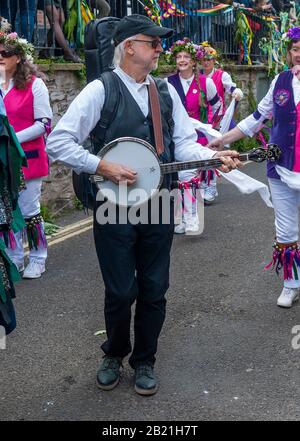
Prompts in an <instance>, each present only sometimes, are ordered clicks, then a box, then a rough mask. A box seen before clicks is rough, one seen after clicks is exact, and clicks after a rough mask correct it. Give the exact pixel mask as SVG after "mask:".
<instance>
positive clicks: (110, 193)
mask: <svg viewBox="0 0 300 441" xmlns="http://www.w3.org/2000/svg"><path fill="white" fill-rule="evenodd" d="M280 154H281V150H280V148H279V147H278V146H277V145H276V144H268V148H267V149H265V148H261V147H260V148H256V149H253V150H251V151H249V152H247V153H243V154H240V156H239V160H240V161H241V162H245V161H254V162H262V161H265V160H269V161H276V160H277V159H278V158H279V157H280ZM98 157H99V158H100V159H105V160H106V161H110V162H114V163H116V164H122V165H125V166H127V167H130V168H132V169H133V170H135V171H136V172H137V179H136V182H135V183H134V184H133V185H130V186H127V185H126V184H125V183H118V184H115V183H114V182H112V181H110V180H108V179H105V178H103V177H102V176H99V175H91V176H90V178H89V180H90V182H92V183H93V184H95V185H96V188H97V189H98V190H100V192H101V195H100V197H103V198H106V199H107V200H108V201H109V202H111V203H114V204H117V205H119V206H125V207H131V206H132V205H134V206H139V205H142V204H144V203H145V202H147V201H148V200H149V199H151V198H152V197H153V196H154V195H155V194H157V193H158V191H159V189H160V187H161V184H162V182H163V178H164V175H165V174H169V173H174V172H177V171H182V170H191V169H200V170H210V169H214V168H217V167H220V166H221V165H222V164H223V163H222V161H221V160H220V159H219V158H215V159H208V160H197V161H194V160H192V161H184V162H171V163H166V164H163V163H161V162H160V160H159V157H158V155H157V153H156V150H155V149H154V148H153V147H152V145H151V144H149V143H148V142H147V141H144V140H142V139H139V138H133V137H123V138H118V139H115V140H114V141H111V142H109V143H108V144H107V145H106V146H105V147H104V148H103V149H102V150H101V152H99V154H98ZM97 200H99V198H98V197H97ZM101 200H103V199H101Z"/></svg>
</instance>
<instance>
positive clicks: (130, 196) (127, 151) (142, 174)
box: [96, 137, 163, 207]
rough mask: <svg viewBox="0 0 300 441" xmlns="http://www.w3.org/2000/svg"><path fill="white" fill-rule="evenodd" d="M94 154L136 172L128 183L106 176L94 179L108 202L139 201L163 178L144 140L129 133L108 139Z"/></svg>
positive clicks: (131, 203) (153, 192)
mask: <svg viewBox="0 0 300 441" xmlns="http://www.w3.org/2000/svg"><path fill="white" fill-rule="evenodd" d="M98 156H99V157H100V158H101V159H105V160H106V161H110V162H113V163H116V164H120V165H125V166H127V167H130V168H132V169H133V170H135V171H136V172H137V180H136V182H135V183H134V184H133V185H130V186H127V185H124V184H120V185H118V184H115V183H114V182H112V181H109V180H107V179H104V180H102V181H100V182H99V181H97V182H96V187H97V188H98V189H99V190H100V192H101V193H102V195H103V196H105V197H106V198H107V199H108V201H109V202H112V203H114V204H117V205H120V206H123V207H130V206H132V205H141V204H144V203H145V202H147V201H148V200H149V199H150V198H151V197H152V196H153V195H154V194H155V193H156V192H157V191H158V190H159V188H160V185H161V183H162V180H163V176H162V173H161V170H160V162H159V159H158V156H157V154H156V151H155V149H154V148H153V147H152V146H151V144H149V143H148V142H146V141H144V140H142V139H139V138H133V137H124V138H118V139H115V140H114V141H111V142H110V143H108V144H107V145H106V146H105V147H104V148H103V149H102V150H101V152H99V154H98Z"/></svg>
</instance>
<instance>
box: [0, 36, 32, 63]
mask: <svg viewBox="0 0 300 441" xmlns="http://www.w3.org/2000/svg"><path fill="white" fill-rule="evenodd" d="M0 44H3V45H4V46H11V47H13V48H14V49H15V50H16V53H18V54H20V55H21V56H22V55H23V56H24V57H25V58H26V60H27V61H29V62H31V63H32V62H33V54H34V47H33V46H32V44H31V43H28V41H27V40H25V38H19V37H18V34H17V33H16V32H11V33H10V34H6V33H5V32H0Z"/></svg>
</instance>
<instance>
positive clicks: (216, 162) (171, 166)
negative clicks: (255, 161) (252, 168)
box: [160, 153, 251, 174]
mask: <svg viewBox="0 0 300 441" xmlns="http://www.w3.org/2000/svg"><path fill="white" fill-rule="evenodd" d="M249 156H250V155H249V153H244V154H240V155H239V157H238V159H239V160H240V161H241V162H246V161H251V158H250V157H249ZM221 165H223V162H222V161H221V160H220V159H219V158H216V159H206V160H198V161H182V162H170V163H167V164H161V165H160V169H161V172H162V174H168V173H173V172H177V171H183V170H191V169H193V168H197V169H201V170H210V169H214V168H217V167H221Z"/></svg>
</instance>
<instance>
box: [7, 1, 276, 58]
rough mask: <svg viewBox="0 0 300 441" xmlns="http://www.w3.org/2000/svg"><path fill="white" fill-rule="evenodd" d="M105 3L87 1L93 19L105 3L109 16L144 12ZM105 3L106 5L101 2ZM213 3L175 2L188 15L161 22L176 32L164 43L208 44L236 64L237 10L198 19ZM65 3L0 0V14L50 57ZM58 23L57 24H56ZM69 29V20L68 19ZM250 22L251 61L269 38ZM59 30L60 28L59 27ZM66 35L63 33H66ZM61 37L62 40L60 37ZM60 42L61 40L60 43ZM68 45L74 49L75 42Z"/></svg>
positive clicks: (127, 4) (258, 23)
mask: <svg viewBox="0 0 300 441" xmlns="http://www.w3.org/2000/svg"><path fill="white" fill-rule="evenodd" d="M103 1H104V0H86V3H87V4H88V6H89V7H90V9H91V11H92V12H93V13H94V15H95V16H96V17H101V16H102V15H101V14H102V13H103V12H104V13H107V12H108V8H107V3H108V4H109V6H110V15H112V16H116V17H124V16H125V15H129V14H132V13H139V14H143V13H145V11H144V8H143V5H142V2H141V1H140V0H106V6H105V8H104V9H105V10H102V6H103ZM104 3H105V2H104ZM216 4H217V3H216V2H213V1H210V0H176V5H178V7H179V8H181V9H186V10H188V12H189V15H187V16H184V17H182V16H176V15H175V16H170V17H169V18H165V19H163V20H162V24H163V25H164V26H167V27H171V28H173V29H174V30H175V34H174V36H173V37H172V39H169V40H168V41H166V42H165V47H166V48H168V47H169V46H170V45H171V44H172V42H173V41H175V40H177V39H181V38H183V37H189V38H190V39H191V40H193V41H194V42H197V43H199V42H201V41H209V42H211V43H212V45H214V46H216V47H217V48H219V49H220V50H221V52H222V53H223V55H224V56H225V57H228V58H230V59H233V60H235V61H238V59H239V55H240V49H241V47H240V45H238V44H237V43H236V42H235V39H234V36H235V19H236V13H237V12H236V10H235V9H234V10H233V11H230V12H227V13H220V14H218V15H216V16H198V15H197V10H199V9H205V8H211V7H213V6H214V5H216ZM66 8H67V0H1V1H0V15H1V16H3V17H6V18H8V20H9V21H10V23H11V24H12V30H14V31H16V32H18V34H19V35H21V36H23V37H24V38H26V39H27V40H29V41H31V42H32V43H33V44H34V46H35V47H36V48H37V49H47V50H48V52H49V54H50V55H61V54H62V50H61V44H58V43H57V41H58V40H59V39H58V38H57V37H58V33H60V29H64V31H65V28H64V22H65V20H66V18H68V17H66V15H68V11H67V9H66ZM58 23H59V25H58ZM69 23H71V24H70V26H72V19H71V20H69ZM250 23H251V26H252V28H253V30H254V39H253V44H252V48H251V54H250V55H251V59H252V60H255V59H258V58H260V57H261V51H260V49H259V46H258V44H259V41H260V40H261V38H262V37H264V36H267V35H268V25H267V23H266V21H265V20H263V19H262V18H261V17H259V16H258V15H252V14H251V15H250ZM58 26H59V27H60V28H59V27H58ZM65 35H66V32H65ZM62 38H63V37H62ZM59 41H60V42H61V40H59ZM68 44H69V45H71V47H72V45H73V46H74V47H76V44H75V43H74V42H70V41H68Z"/></svg>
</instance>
